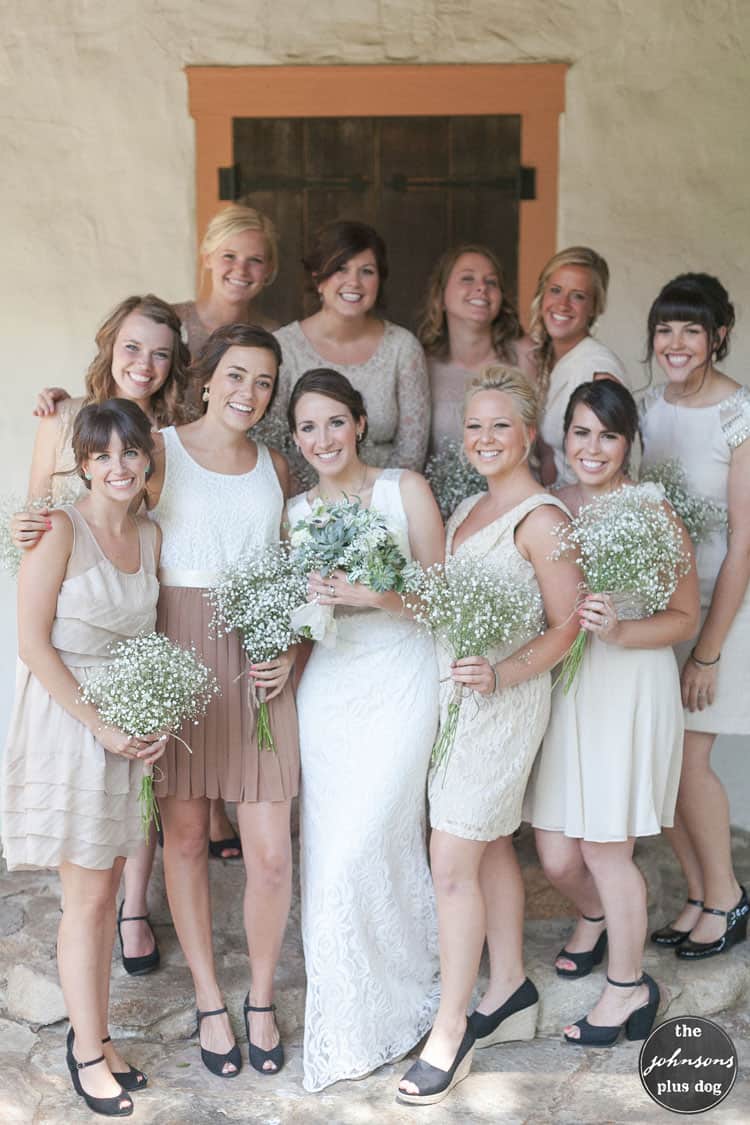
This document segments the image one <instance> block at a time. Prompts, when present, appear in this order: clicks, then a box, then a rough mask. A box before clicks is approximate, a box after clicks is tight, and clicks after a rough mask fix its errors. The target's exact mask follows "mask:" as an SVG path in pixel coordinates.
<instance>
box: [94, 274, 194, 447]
mask: <svg viewBox="0 0 750 1125" xmlns="http://www.w3.org/2000/svg"><path fill="white" fill-rule="evenodd" d="M136 312H137V313H140V314H141V316H145V317H148V319H149V320H153V321H154V323H155V324H166V326H167V327H168V328H169V329H171V331H172V363H171V365H170V368H169V374H168V375H167V378H166V379H165V380H164V383H163V384H162V386H161V387H159V390H158V391H157V392H156V394H154V395H152V396H151V410H152V412H153V415H154V420H155V422H156V423H157V425H158V426H159V427H162V426H172V425H177V424H179V423H181V422H184V421H189V420H190V418H191V417H192V416H193V414H192V412H191V411H190V409H189V407H188V405H187V403H186V395H187V387H188V378H187V369H188V365H189V363H190V354H189V352H188V350H187V348H186V346H185V344H184V343H183V342H182V325H181V323H180V318H179V317H178V316H177V313H176V312H175V311H174V309H173V308H172V306H171V305H168V304H167V302H166V301H162V300H161V299H160V298H159V297H155V296H154V294H153V293H147V294H146V296H145V297H138V296H134V297H126V298H125V300H124V301H120V304H119V305H117V307H116V308H115V309H113V310H112V312H111V313H110V314H109V316H108V317H107V319H106V320H105V321H104V323H103V324H102V326H101V328H100V329H99V331H98V332H97V334H96V346H97V353H96V355H95V357H94V359H93V360H92V362H91V365H90V366H89V369H88V371H87V372H86V398H85V404H86V405H88V404H89V403H102V402H106V401H107V399H110V398H116V397H117V384H116V383H115V380H114V378H113V375H112V355H113V352H114V346H115V339H116V338H117V333H118V332H119V331H120V329H121V328H122V325H123V323H124V321H125V320H126V318H127V317H129V316H130V314H131V313H136Z"/></svg>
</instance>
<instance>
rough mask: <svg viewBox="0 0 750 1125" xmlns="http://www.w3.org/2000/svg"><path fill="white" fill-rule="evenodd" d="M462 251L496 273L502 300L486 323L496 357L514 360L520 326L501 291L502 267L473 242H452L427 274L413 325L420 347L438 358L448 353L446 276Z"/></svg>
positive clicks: (483, 247) (511, 305)
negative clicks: (417, 318) (416, 323)
mask: <svg viewBox="0 0 750 1125" xmlns="http://www.w3.org/2000/svg"><path fill="white" fill-rule="evenodd" d="M462 254H481V255H482V257H483V258H486V259H487V261H488V262H489V263H490V265H491V266H492V269H493V271H494V272H495V273H496V274H497V280H498V284H499V285H500V292H501V293H502V301H501V302H500V308H499V310H498V314H497V316H496V317H495V319H494V320H493V321H492V324H491V326H490V331H491V335H492V347H493V349H494V351H495V353H496V355H497V356H498V358H499V359H501V360H504V361H505V362H506V363H513V364H514V363H517V362H518V356H517V354H516V349H515V341H516V340H518V339H520V338H521V336H523V329H522V328H521V322H520V320H519V318H518V312H517V311H516V307H515V305H514V304H513V302H512V301H510V300H509V298H508V295H507V293H506V292H505V277H504V275H503V267H502V266H501V264H500V260H499V259H498V257H497V255H496V254H494V253H493V251H492V250H490V249H489V248H488V247H487V246H482V245H480V244H479V243H474V242H464V243H462V244H461V245H460V246H453V247H451V248H450V249H449V250H446V251H444V253H443V254H441V255H440V257H439V258H438V260H437V263H436V264H435V267H434V269H433V271H432V273H431V274H430V280H429V281H428V283H427V296H426V297H425V300H424V304H423V306H422V312H421V316H420V322H419V327H418V328H417V336H418V337H419V341H420V343H421V345H422V347H423V348H424V350H425V351H426V352H427V354H428V355H434V356H438V357H440V358H444V357H446V356H447V355H449V353H450V339H449V337H448V322H447V319H446V316H445V307H444V304H443V300H444V297H445V287H446V285H447V284H448V278H449V277H450V275H451V271H452V270H453V267H454V266H455V264H456V262H457V261H458V259H459V258H460V257H461V255H462Z"/></svg>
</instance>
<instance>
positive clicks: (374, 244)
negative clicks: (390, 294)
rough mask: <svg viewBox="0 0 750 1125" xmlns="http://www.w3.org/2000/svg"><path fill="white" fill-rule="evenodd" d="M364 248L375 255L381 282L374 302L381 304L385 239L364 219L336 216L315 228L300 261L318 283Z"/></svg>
mask: <svg viewBox="0 0 750 1125" xmlns="http://www.w3.org/2000/svg"><path fill="white" fill-rule="evenodd" d="M365 250H372V252H373V255H374V256H375V264H376V266H377V267H378V280H379V282H380V285H379V287H378V298H377V301H376V306H377V308H382V307H383V305H384V304H385V291H384V288H383V287H384V284H385V281H386V279H387V277H388V255H387V252H386V248H385V242H383V239H382V238H381V237H380V235H379V234H378V232H377V231H376V230H375V229H374V228H373V227H371V226H368V225H367V223H358V222H354V221H353V220H350V219H336V220H335V222H332V223H326V225H325V226H323V227H321V228H320V230H318V231H317V233H316V235H315V241H314V242H313V245H312V246H311V248H310V250H309V251H308V252H307V254H306V255H305V256H304V258H303V259H302V265H303V266H304V267H305V269H306V270H307V272H308V273H309V274H310V276H311V279H312V282H313V285H314V286H316V287H317V286H318V285H319V284H320V282H321V281H327V280H328V278H329V277H332V276H333V275H334V274H335V272H336V270H337V269H339V268H340V267H341V266H343V265H345V264H346V263H347V262H348V261H349V259H350V258H354V257H356V255H357V254H362V253H364V251H365Z"/></svg>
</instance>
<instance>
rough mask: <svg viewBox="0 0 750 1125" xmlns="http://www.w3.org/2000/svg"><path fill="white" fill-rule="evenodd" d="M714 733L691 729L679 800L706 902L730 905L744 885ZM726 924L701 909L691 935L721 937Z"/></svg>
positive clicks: (702, 938)
mask: <svg viewBox="0 0 750 1125" xmlns="http://www.w3.org/2000/svg"><path fill="white" fill-rule="evenodd" d="M715 738H716V736H715V735H713V734H703V733H701V732H699V731H688V732H687V733H686V735H685V752H684V755H683V759H682V775H681V777H680V793H679V796H678V798H677V804H678V807H679V810H680V818H681V821H682V823H683V824H684V825H685V828H686V829H687V832H688V835H689V837H690V842H691V844H692V845H693V848H694V850H695V854H696V856H697V858H698V862H699V863H700V867H701V871H702V872H703V895H702V896H701V897H702V898H703V899H704V901H705V904H706V906H712V907H715V908H716V909H718V910H731V908H732V907H733V906H735V905H736V903H737V900H738V898H739V897H740V887H739V883H738V882H737V880H736V878H735V875H734V868H733V865H732V847H731V838H730V826H729V801H728V800H727V795H726V792H725V790H724V786H723V785H722V784H721V782H720V781H719V778H718V777H717V775H716V774H715V773H714V770H713V769H712V767H711V750H712V749H713V744H714V741H715ZM691 897H692V896H691ZM725 929H726V918H721V917H719V916H717V915H715V914H701V916H700V918H699V919H698V922H697V923H696V925H695V926H694V927H693V930H692V932H691V934H690V937H691V939H692V940H693V941H716V940H717V938H720V937H721V935H722V934H723V933H724V931H725Z"/></svg>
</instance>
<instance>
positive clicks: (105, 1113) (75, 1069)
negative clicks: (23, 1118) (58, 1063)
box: [65, 1027, 133, 1117]
mask: <svg viewBox="0 0 750 1125" xmlns="http://www.w3.org/2000/svg"><path fill="white" fill-rule="evenodd" d="M74 1038H75V1034H74V1032H73V1028H72V1027H71V1028H70V1030H69V1031H68V1038H67V1042H66V1053H65V1061H66V1063H67V1064H68V1070H69V1071H70V1080H71V1082H72V1083H73V1089H74V1090H75V1092H76V1093H77V1094H78V1096H79V1097H80V1098H83V1100H84V1101H85V1103H86V1105H87V1106H88V1107H89V1109H90V1110H91V1111H92V1112H93V1113H99V1114H101V1115H102V1117H130V1115H131V1113H132V1112H133V1099H132V1098H131V1097H130V1094H126V1093H125V1091H124V1090H122V1089H121V1090H120V1093H119V1094H115V1096H114V1097H113V1098H95V1097H94V1096H93V1094H87V1093H86V1091H85V1090H84V1088H83V1086H82V1085H81V1078H80V1073H79V1072H80V1071H81V1070H85V1069H86V1067H88V1066H96V1065H97V1064H98V1063H101V1062H104V1061H105V1059H104V1055H99V1057H98V1058H97V1059H89V1061H88V1062H79V1061H78V1059H77V1058H76V1057H75V1055H74V1054H73V1039H74ZM113 1077H114V1075H113Z"/></svg>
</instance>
